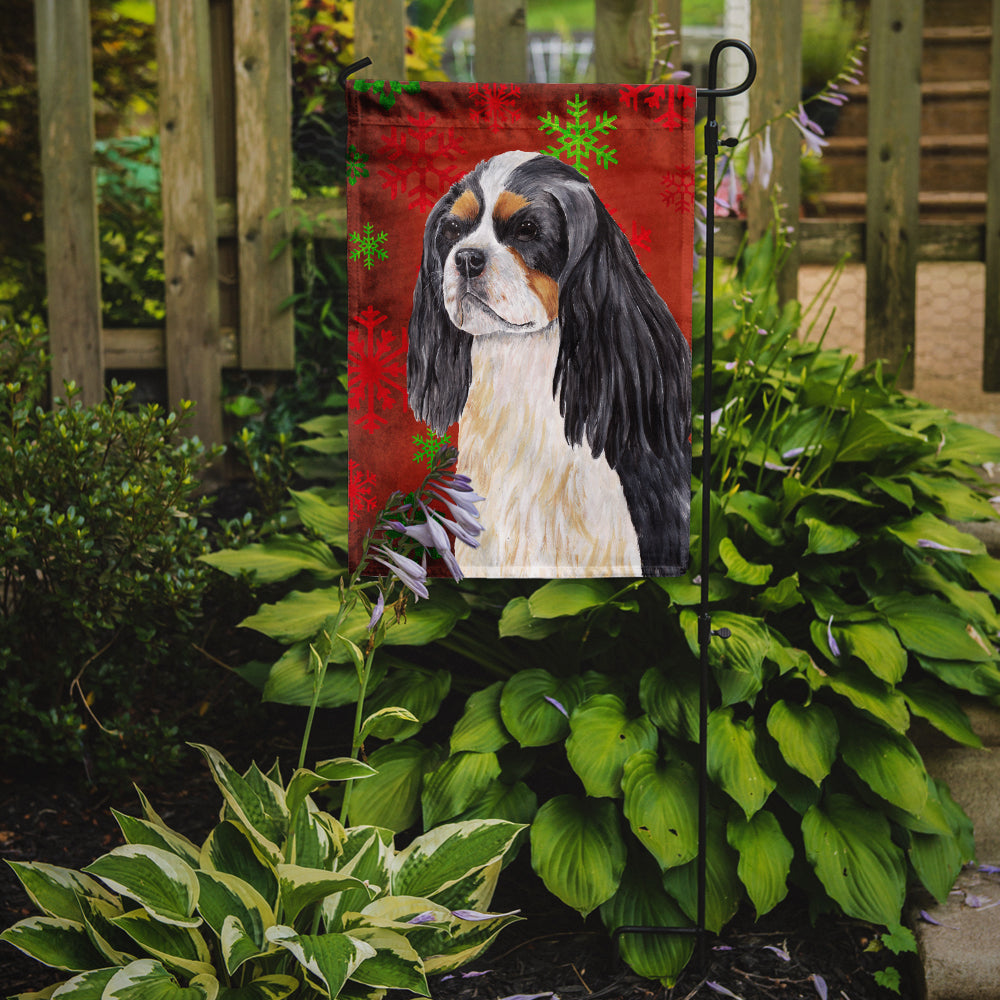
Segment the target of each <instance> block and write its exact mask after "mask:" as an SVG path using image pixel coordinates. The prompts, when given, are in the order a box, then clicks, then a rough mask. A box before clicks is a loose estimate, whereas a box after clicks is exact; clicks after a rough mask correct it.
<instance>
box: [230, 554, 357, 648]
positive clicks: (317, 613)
mask: <svg viewBox="0 0 1000 1000" xmlns="http://www.w3.org/2000/svg"><path fill="white" fill-rule="evenodd" d="M324 548H325V546H324ZM339 610H340V590H339V588H337V587H321V588H319V589H317V590H310V591H301V590H293V591H292V592H291V593H290V594H288V595H287V596H286V597H283V598H282V599H281V600H280V601H278V602H277V603H275V604H262V605H261V607H260V609H259V610H258V611H257V613H256V614H254V615H251V616H250V617H249V618H244V619H243V621H241V622H240V625H241V626H243V627H244V628H252V629H254V630H256V631H257V632H263V633H264V635H268V636H270V637H271V638H272V639H277V640H278V642H281V643H285V644H288V643H293V642H299V641H300V640H303V639H312V638H313V636H315V635H316V634H317V633H318V632H319V631H320V629H321V628H322V627H323V625H324V623H325V622H326V621H327V620H328V619H329V618H330V617H332V616H334V615H336V614H337V613H338V611H339ZM345 656H346V654H345Z"/></svg>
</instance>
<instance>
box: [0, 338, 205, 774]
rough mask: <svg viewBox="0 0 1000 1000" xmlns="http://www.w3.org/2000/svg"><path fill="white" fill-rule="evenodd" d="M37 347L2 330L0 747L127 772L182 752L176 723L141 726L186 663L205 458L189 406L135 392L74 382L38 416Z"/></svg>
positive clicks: (195, 608) (201, 533)
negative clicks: (90, 392) (91, 398)
mask: <svg viewBox="0 0 1000 1000" xmlns="http://www.w3.org/2000/svg"><path fill="white" fill-rule="evenodd" d="M40 338H41V330H40V326H39V325H38V324H35V325H34V326H32V325H30V324H7V323H0V452H2V454H3V461H2V462H0V672H2V675H3V685H2V691H3V693H2V695H0V745H2V746H3V752H4V755H5V759H7V760H8V761H10V760H12V759H17V758H20V759H30V760H34V761H48V762H51V763H65V762H68V761H70V760H74V759H77V760H79V759H80V758H81V757H82V758H83V759H84V761H85V762H86V763H87V766H88V767H91V768H93V767H96V768H98V769H101V768H103V767H105V766H106V767H109V768H118V767H124V766H126V765H127V764H128V762H129V760H130V758H131V759H136V758H137V757H139V756H143V757H147V758H148V757H149V755H150V754H151V753H154V752H155V753H159V752H161V751H163V750H164V748H166V749H167V750H169V751H170V752H175V751H174V750H173V749H172V748H173V747H175V745H176V734H175V732H174V731H173V729H172V727H171V726H170V724H169V721H168V720H166V719H163V720H161V719H160V718H159V716H158V715H157V713H156V712H154V711H149V712H147V713H144V714H145V718H144V719H142V720H139V719H137V718H135V717H130V716H134V713H133V712H132V709H133V707H134V706H133V700H134V699H135V697H136V696H137V694H138V693H139V692H140V691H142V692H144V694H145V695H146V696H147V698H149V697H150V696H152V697H155V692H156V686H155V684H151V679H152V678H153V677H156V678H157V679H159V680H161V681H164V680H166V677H165V673H164V671H166V670H170V671H177V670H182V669H183V668H184V666H185V664H186V663H187V662H189V661H190V657H189V656H188V654H187V647H188V645H189V644H188V643H185V642H183V641H182V640H183V638H184V637H185V636H186V635H187V636H189V635H190V634H191V631H192V629H193V628H194V626H195V624H196V623H197V620H198V615H199V612H200V606H201V597H202V593H203V591H204V589H205V586H206V583H207V574H206V573H205V570H204V568H203V567H202V565H201V564H200V563H199V562H198V556H200V555H201V554H202V553H203V552H205V551H206V549H207V542H206V537H205V530H204V528H202V527H200V526H199V523H198V517H197V515H198V514H199V512H200V511H201V510H202V501H196V500H195V499H194V496H195V492H196V490H197V488H198V485H199V484H198V478H197V477H198V474H199V472H200V471H201V470H202V469H203V468H204V466H205V463H206V461H207V459H208V457H209V453H208V452H207V451H206V448H205V447H204V446H203V445H202V444H201V443H200V442H199V441H198V440H197V439H193V438H191V437H189V436H188V435H187V434H186V433H185V424H186V422H187V421H186V417H187V414H188V411H189V409H190V407H189V405H187V404H184V405H182V407H181V408H180V412H179V413H178V414H175V413H169V414H167V413H164V412H163V411H162V410H161V409H160V408H159V407H156V406H145V407H140V408H132V407H131V406H130V393H131V386H129V385H117V384H112V387H111V389H110V392H109V393H108V396H107V399H106V400H105V401H104V402H102V403H100V404H98V405H96V406H84V405H83V404H82V403H81V401H80V399H79V392H78V390H77V389H76V388H75V387H74V386H73V385H72V384H69V385H67V387H66V399H65V400H58V399H57V400H55V403H54V405H53V407H52V408H51V409H48V408H43V407H42V406H41V405H39V404H40V401H41V400H42V398H43V397H44V393H45V374H46V373H45V367H46V364H45V357H44V355H43V354H42V352H41V344H40ZM185 657H187V660H186V659H185ZM153 704H155V703H153ZM157 729H159V730H160V731H161V733H160V737H159V739H158V740H156V741H154V744H156V745H153V744H149V741H148V739H147V738H146V737H148V736H150V735H151V734H152V733H154V732H155V731H156V730H157ZM98 734H100V735H98ZM109 734H113V737H112V738H108V737H109ZM164 737H165V740H164ZM144 743H145V744H146V745H145V746H144ZM147 763H150V764H154V763H155V761H153V760H148V761H147ZM91 776H92V777H93V776H94V773H93V771H92V775H91Z"/></svg>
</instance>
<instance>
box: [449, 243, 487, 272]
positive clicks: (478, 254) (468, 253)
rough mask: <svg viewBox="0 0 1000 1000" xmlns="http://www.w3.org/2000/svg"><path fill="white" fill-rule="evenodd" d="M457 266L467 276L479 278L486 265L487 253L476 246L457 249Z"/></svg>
mask: <svg viewBox="0 0 1000 1000" xmlns="http://www.w3.org/2000/svg"><path fill="white" fill-rule="evenodd" d="M455 266H456V267H457V268H458V271H459V274H461V275H462V276H463V277H465V278H469V279H471V278H478V277H479V275H481V274H482V273H483V269H484V268H485V267H486V254H485V253H483V251H482V250H477V249H475V247H465V248H464V249H462V250H456V251H455Z"/></svg>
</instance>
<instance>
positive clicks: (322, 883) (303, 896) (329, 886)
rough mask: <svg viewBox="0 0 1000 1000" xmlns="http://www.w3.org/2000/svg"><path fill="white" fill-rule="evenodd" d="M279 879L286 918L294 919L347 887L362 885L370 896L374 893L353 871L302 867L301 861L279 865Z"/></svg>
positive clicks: (354, 887) (360, 886) (362, 888)
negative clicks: (303, 911) (299, 863)
mask: <svg viewBox="0 0 1000 1000" xmlns="http://www.w3.org/2000/svg"><path fill="white" fill-rule="evenodd" d="M278 881H279V884H280V887H281V906H282V912H283V913H284V915H285V919H286V920H291V921H294V920H295V918H296V917H297V916H298V915H299V914H300V913H301V912H302V910H303V909H304V908H305V907H307V906H309V905H311V904H312V903H318V902H319V901H320V900H321V899H325V898H326V897H327V896H332V895H333V894H334V893H337V892H343V891H344V890H345V889H361V890H363V891H365V892H367V893H369V898H371V897H372V896H374V895H375V892H374V890H371V889H369V888H368V886H366V885H365V884H364V882H362V881H361V879H358V878H355V877H354V876H353V875H344V874H343V873H342V872H327V871H321V870H320V869H316V868H303V867H301V866H300V865H278Z"/></svg>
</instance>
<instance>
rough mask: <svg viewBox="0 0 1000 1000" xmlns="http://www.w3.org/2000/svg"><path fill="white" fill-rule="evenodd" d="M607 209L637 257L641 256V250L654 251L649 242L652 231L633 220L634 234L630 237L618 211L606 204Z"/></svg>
mask: <svg viewBox="0 0 1000 1000" xmlns="http://www.w3.org/2000/svg"><path fill="white" fill-rule="evenodd" d="M605 208H607V210H608V213H609V214H610V215H611V217H612V218H613V219H614V220H615V222H616V223H617V224H618V228H619V229H620V230H621V231H622V233H623V234H624V236H625V239H627V240H628V242H629V245H630V246H631V247H632V250H633V252H634V253H635V255H636V257H638V256H639V251H640V250H652V249H653V247H652V245H651V244H650V242H649V237H650V235H651V234H650V230H648V229H647V228H646V227H645V226H641V225H640V224H639V223H638V222H637V221H636V220H635V219H633V220H632V233H631V235H629V232H628V230H627V229H626V228H625V225H624V223H623V222H622V221H621V220H620V219H619V218H618V209H617V208H612V207H611V206H610V205H608V204H607V203H605Z"/></svg>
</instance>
